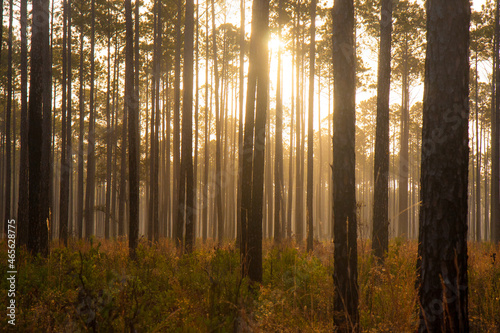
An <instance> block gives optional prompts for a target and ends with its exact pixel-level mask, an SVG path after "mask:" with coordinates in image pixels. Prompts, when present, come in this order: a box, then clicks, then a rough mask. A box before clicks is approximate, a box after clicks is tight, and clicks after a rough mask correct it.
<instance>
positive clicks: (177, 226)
mask: <svg viewBox="0 0 500 333" xmlns="http://www.w3.org/2000/svg"><path fill="white" fill-rule="evenodd" d="M181 24H182V0H178V1H177V21H176V23H175V35H176V43H175V65H174V72H175V79H174V80H175V82H174V139H173V142H172V143H173V148H174V149H173V150H174V151H173V152H174V177H173V179H174V186H173V192H172V193H174V194H176V193H179V171H180V108H181V44H182V39H181V38H182V34H181ZM207 57H208V55H207ZM172 211H173V212H178V211H179V197H178V196H177V195H174V198H173V207H172ZM181 222H182V221H180V220H179V219H178V218H177V216H175V213H174V223H173V236H174V240H175V244H176V245H177V246H178V247H180V245H181V242H182V239H183V231H184V230H183V228H182V225H181Z"/></svg>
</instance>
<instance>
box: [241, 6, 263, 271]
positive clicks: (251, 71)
mask: <svg viewBox="0 0 500 333" xmlns="http://www.w3.org/2000/svg"><path fill="white" fill-rule="evenodd" d="M259 1H265V0H254V2H253V8H252V37H253V34H255V36H257V35H258V29H259V26H258V20H257V19H256V18H257V16H258V15H259V12H258V11H259V6H258V5H257V4H258V3H259ZM258 44H259V43H258V40H257V38H251V39H250V49H249V50H250V55H249V64H248V84H247V98H246V106H245V133H244V137H243V152H242V158H243V161H242V168H241V211H240V215H241V248H240V254H241V272H242V275H243V276H248V274H249V262H250V260H251V257H250V254H249V251H250V249H249V232H250V231H249V230H248V225H249V223H250V219H251V218H252V173H253V150H254V127H255V93H256V91H257V71H258V68H259V64H258V51H259V50H258V46H259V45H258ZM261 228H262V226H261Z"/></svg>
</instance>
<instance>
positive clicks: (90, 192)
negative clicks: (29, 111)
mask: <svg viewBox="0 0 500 333" xmlns="http://www.w3.org/2000/svg"><path fill="white" fill-rule="evenodd" d="M91 8H92V9H91V15H92V26H91V35H90V102H89V104H90V105H89V107H90V111H89V135H88V145H87V190H86V191H85V213H84V215H85V239H87V240H88V239H90V237H91V236H92V234H93V233H94V205H95V168H96V165H95V163H96V161H95V110H94V108H95V105H94V99H95V98H94V97H95V96H94V94H95V91H94V90H95V89H94V86H95V83H94V81H95V79H94V78H95V60H94V53H95V0H92V3H91Z"/></svg>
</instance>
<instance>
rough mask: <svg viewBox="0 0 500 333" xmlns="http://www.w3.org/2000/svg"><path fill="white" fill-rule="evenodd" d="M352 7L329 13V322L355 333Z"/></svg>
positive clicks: (346, 2)
mask: <svg viewBox="0 0 500 333" xmlns="http://www.w3.org/2000/svg"><path fill="white" fill-rule="evenodd" d="M355 59H356V55H355V41H354V4H353V1H352V0H335V4H334V7H333V66H334V115H333V117H334V118H333V210H334V213H333V215H334V225H333V228H334V231H333V232H334V274H333V282H334V287H335V294H334V311H335V312H334V321H335V323H336V325H337V326H338V327H339V329H340V331H342V332H352V331H359V312H358V281H357V280H358V279H357V278H358V274H357V273H358V270H357V221H356V182H355V165H356V163H355V156H356V154H355V147H354V143H355V122H356V117H355V109H356V102H355V99H356V97H355V94H356V73H355V62H356V61H355Z"/></svg>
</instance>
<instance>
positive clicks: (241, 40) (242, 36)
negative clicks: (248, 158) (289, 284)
mask: <svg viewBox="0 0 500 333" xmlns="http://www.w3.org/2000/svg"><path fill="white" fill-rule="evenodd" d="M239 44H240V45H239V46H240V63H239V81H240V82H239V99H238V103H239V121H238V176H239V177H238V193H237V198H236V210H237V214H236V216H237V221H236V246H237V247H240V244H241V243H240V242H241V214H239V212H240V211H241V183H242V179H241V175H242V172H241V170H242V167H243V101H244V93H245V91H244V90H245V73H244V70H245V68H244V67H245V0H240V36H239Z"/></svg>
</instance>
